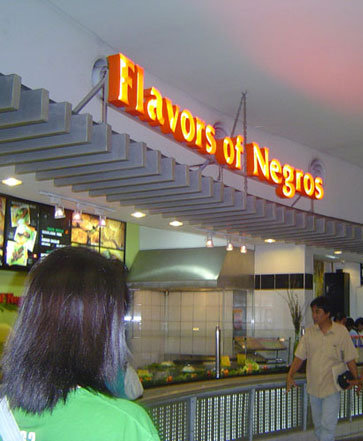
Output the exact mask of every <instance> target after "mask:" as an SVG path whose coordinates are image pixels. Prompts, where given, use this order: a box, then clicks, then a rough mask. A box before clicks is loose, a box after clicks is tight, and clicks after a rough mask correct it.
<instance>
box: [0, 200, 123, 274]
mask: <svg viewBox="0 0 363 441" xmlns="http://www.w3.org/2000/svg"><path fill="white" fill-rule="evenodd" d="M72 214H73V211H72V210H65V217H64V218H61V219H55V218H54V206H52V205H45V204H38V203H36V202H30V201H25V200H22V199H17V198H11V197H8V196H2V195H0V267H3V268H4V269H14V270H29V269H30V268H31V267H32V265H33V264H34V263H35V262H36V261H37V260H38V259H39V258H41V257H43V256H45V255H47V254H49V253H50V252H51V251H52V250H54V249H56V248H60V247H65V246H69V245H72V246H86V247H89V248H91V249H93V250H95V251H97V252H99V253H101V254H102V255H104V256H105V257H108V258H111V259H114V258H116V259H119V260H121V261H124V260H125V230H126V224H125V222H121V221H118V220H114V219H108V218H106V225H105V226H104V227H99V216H97V215H93V214H87V213H82V218H81V220H79V221H73V220H72Z"/></svg>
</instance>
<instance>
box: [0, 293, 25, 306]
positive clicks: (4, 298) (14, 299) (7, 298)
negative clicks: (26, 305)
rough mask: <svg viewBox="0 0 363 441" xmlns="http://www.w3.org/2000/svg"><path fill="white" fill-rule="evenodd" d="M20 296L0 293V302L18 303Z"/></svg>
mask: <svg viewBox="0 0 363 441" xmlns="http://www.w3.org/2000/svg"><path fill="white" fill-rule="evenodd" d="M19 302H20V297H18V296H14V294H12V293H0V303H4V304H7V305H19Z"/></svg>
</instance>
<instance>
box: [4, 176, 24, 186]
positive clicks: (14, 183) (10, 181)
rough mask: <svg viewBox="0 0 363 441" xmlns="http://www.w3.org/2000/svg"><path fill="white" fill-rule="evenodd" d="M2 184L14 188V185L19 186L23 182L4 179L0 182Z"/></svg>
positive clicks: (14, 179)
mask: <svg viewBox="0 0 363 441" xmlns="http://www.w3.org/2000/svg"><path fill="white" fill-rule="evenodd" d="M1 182H2V183H3V184H5V185H8V186H9V187H15V186H16V185H20V184H22V183H23V181H20V180H19V179H16V178H6V179H3V180H2V181H1Z"/></svg>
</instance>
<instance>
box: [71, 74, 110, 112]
mask: <svg viewBox="0 0 363 441" xmlns="http://www.w3.org/2000/svg"><path fill="white" fill-rule="evenodd" d="M107 72H108V71H107V70H105V71H104V72H102V78H101V79H100V81H99V82H98V83H97V84H96V85H95V86H94V87H92V89H91V90H90V91H89V92H88V93H87V95H86V96H85V97H84V98H83V99H82V100H81V101H80V102H79V103H78V104H77V106H76V107H75V108H74V109H73V113H79V112H80V111H81V110H82V109H83V107H84V106H85V105H86V104H88V103H89V102H90V101H91V99H92V98H93V97H94V96H95V95H97V93H98V92H99V91H100V90H101V89H102V88H104V85H105V83H106V79H107ZM104 96H105V92H103V98H102V107H103V103H104V100H105V98H104ZM103 113H104V112H103V111H102V118H103V116H104V115H103Z"/></svg>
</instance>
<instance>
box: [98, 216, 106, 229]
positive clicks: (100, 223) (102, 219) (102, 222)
mask: <svg viewBox="0 0 363 441" xmlns="http://www.w3.org/2000/svg"><path fill="white" fill-rule="evenodd" d="M98 226H99V227H100V228H103V227H105V226H106V216H101V215H100V217H99V220H98Z"/></svg>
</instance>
